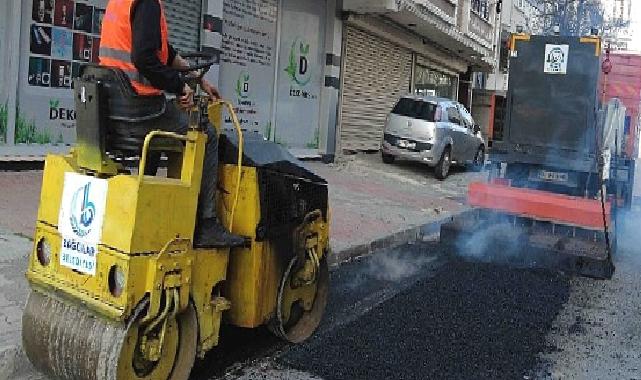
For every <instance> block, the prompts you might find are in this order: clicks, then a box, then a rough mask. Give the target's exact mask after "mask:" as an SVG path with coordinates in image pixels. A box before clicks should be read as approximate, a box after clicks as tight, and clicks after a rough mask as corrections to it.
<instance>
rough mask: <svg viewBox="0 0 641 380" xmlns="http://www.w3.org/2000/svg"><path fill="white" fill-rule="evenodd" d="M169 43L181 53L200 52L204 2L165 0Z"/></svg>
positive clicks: (197, 0)
mask: <svg viewBox="0 0 641 380" xmlns="http://www.w3.org/2000/svg"><path fill="white" fill-rule="evenodd" d="M163 4H164V5H165V15H166V17H167V23H168V24H169V42H170V43H171V44H172V46H173V47H174V48H175V49H176V50H178V52H180V53H190V52H194V51H198V50H200V29H201V24H202V23H201V17H202V9H203V6H202V0H165V1H164V2H163Z"/></svg>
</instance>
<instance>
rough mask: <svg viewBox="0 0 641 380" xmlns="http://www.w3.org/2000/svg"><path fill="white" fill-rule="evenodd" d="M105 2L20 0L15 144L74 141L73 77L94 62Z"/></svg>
mask: <svg viewBox="0 0 641 380" xmlns="http://www.w3.org/2000/svg"><path fill="white" fill-rule="evenodd" d="M106 3H107V1H106V0H93V1H91V0H87V1H73V0H55V1H54V0H31V1H24V2H22V14H23V19H22V31H23V33H22V35H23V40H22V41H21V51H20V55H21V59H20V61H21V67H20V79H19V88H18V104H19V106H18V109H17V111H18V112H17V119H16V125H15V128H16V130H15V143H16V144H72V143H74V142H75V137H76V133H75V120H76V115H75V111H74V108H75V105H74V100H73V89H72V88H73V79H74V78H75V77H77V76H78V75H79V71H80V66H81V65H82V64H86V63H91V62H97V61H98V49H99V46H100V32H101V27H102V19H103V17H104V14H105V7H106Z"/></svg>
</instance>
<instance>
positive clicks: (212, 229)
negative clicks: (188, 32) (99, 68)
mask: <svg viewBox="0 0 641 380" xmlns="http://www.w3.org/2000/svg"><path fill="white" fill-rule="evenodd" d="M100 64H101V65H104V66H111V67H117V68H119V69H122V70H123V71H124V72H125V74H126V75H127V76H128V77H129V79H130V80H131V84H132V86H133V88H134V90H135V91H136V92H137V93H138V95H140V96H158V95H162V94H163V93H164V94H165V95H172V94H173V95H175V100H166V102H167V103H166V111H165V115H163V117H162V118H161V119H160V120H162V122H160V123H159V124H158V129H162V130H166V131H169V132H177V133H181V134H186V133H187V129H188V124H189V120H188V119H189V117H188V115H187V113H186V112H185V111H187V110H189V109H191V108H192V107H193V106H194V90H193V89H192V88H190V87H189V85H187V84H186V83H185V82H184V81H183V79H181V77H180V75H179V72H178V71H177V70H176V69H180V68H187V67H189V64H188V63H187V62H186V61H185V60H184V59H183V58H182V57H181V56H180V55H179V54H178V53H177V52H176V50H175V49H174V48H173V47H172V46H171V45H170V44H169V41H168V30H167V20H166V18H165V11H164V7H163V4H162V1H161V0H109V3H108V4H107V10H106V12H105V16H104V19H103V24H102V35H101V39H100ZM200 85H201V87H202V89H203V91H205V92H206V93H207V94H208V95H209V96H210V97H211V98H213V99H217V98H219V94H218V90H216V88H215V87H214V86H213V85H211V84H210V83H209V82H207V81H206V80H205V79H202V81H201V83H200ZM167 98H168V99H169V98H170V96H167ZM206 133H207V136H208V139H207V145H206V147H205V159H204V164H203V178H202V184H201V188H200V197H199V199H198V221H197V225H196V233H195V236H194V246H196V247H199V248H221V247H236V246H240V245H242V244H244V243H245V239H244V238H242V237H240V236H236V235H233V234H230V233H229V232H227V230H226V229H225V228H224V227H223V226H222V224H221V223H220V222H219V221H218V218H217V217H216V205H215V195H216V186H217V174H218V136H217V134H216V132H215V131H214V129H213V127H212V126H211V125H209V127H208V128H207V131H206ZM153 170H155V169H153ZM146 174H147V173H146Z"/></svg>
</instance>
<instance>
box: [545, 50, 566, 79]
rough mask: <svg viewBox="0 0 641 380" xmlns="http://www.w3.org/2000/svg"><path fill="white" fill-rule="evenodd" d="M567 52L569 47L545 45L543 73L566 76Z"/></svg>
mask: <svg viewBox="0 0 641 380" xmlns="http://www.w3.org/2000/svg"><path fill="white" fill-rule="evenodd" d="M569 52H570V46H569V45H545V63H544V66H543V67H544V69H543V71H544V72H545V73H546V74H563V75H565V74H567V73H568V54H569Z"/></svg>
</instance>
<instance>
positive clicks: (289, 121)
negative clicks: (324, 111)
mask: <svg viewBox="0 0 641 380" xmlns="http://www.w3.org/2000/svg"><path fill="white" fill-rule="evenodd" d="M325 7H326V4H325V2H324V1H315V0H302V1H301V0H285V1H284V2H283V16H282V17H283V21H282V22H283V27H282V31H283V32H282V35H281V51H280V64H279V76H278V97H277V101H278V102H277V104H276V128H275V140H276V141H277V142H279V143H282V144H283V145H285V146H287V147H290V148H306V149H317V148H318V145H319V117H320V92H321V81H322V75H323V64H324V60H323V57H324V54H323V52H324V41H325V40H324V36H325ZM283 74H284V75H283Z"/></svg>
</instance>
